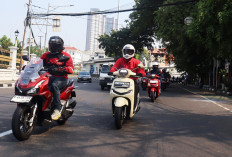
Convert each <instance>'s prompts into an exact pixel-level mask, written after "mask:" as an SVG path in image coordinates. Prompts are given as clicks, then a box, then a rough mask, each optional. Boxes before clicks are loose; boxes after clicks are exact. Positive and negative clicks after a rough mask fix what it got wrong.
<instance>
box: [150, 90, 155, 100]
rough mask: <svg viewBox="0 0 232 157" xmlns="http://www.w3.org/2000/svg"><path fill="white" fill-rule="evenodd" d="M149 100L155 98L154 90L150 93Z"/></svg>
mask: <svg viewBox="0 0 232 157" xmlns="http://www.w3.org/2000/svg"><path fill="white" fill-rule="evenodd" d="M150 97H151V101H152V102H154V101H155V99H156V96H155V92H151V93H150Z"/></svg>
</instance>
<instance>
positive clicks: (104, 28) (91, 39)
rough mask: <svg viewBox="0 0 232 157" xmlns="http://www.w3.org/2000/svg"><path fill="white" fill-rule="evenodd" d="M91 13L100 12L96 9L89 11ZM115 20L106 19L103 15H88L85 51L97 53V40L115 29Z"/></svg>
mask: <svg viewBox="0 0 232 157" xmlns="http://www.w3.org/2000/svg"><path fill="white" fill-rule="evenodd" d="M90 11H91V12H96V11H100V10H99V9H98V8H92V9H90ZM117 26H118V24H117V20H116V19H115V18H114V17H113V18H107V16H105V15H89V16H88V19H87V33H86V48H85V50H86V51H90V52H92V54H94V52H96V51H99V42H98V40H97V38H98V37H99V36H100V35H102V34H104V33H106V34H109V33H110V32H111V31H112V30H113V29H115V30H116V29H117Z"/></svg>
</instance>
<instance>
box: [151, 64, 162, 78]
mask: <svg viewBox="0 0 232 157" xmlns="http://www.w3.org/2000/svg"><path fill="white" fill-rule="evenodd" d="M150 74H156V75H159V76H160V75H161V71H160V70H159V63H158V62H153V63H152V70H151V71H150Z"/></svg>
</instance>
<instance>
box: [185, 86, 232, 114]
mask: <svg viewBox="0 0 232 157" xmlns="http://www.w3.org/2000/svg"><path fill="white" fill-rule="evenodd" d="M180 88H182V89H184V90H186V91H188V92H190V93H192V94H194V95H197V96H200V97H202V98H204V99H206V100H208V101H209V102H211V103H213V104H215V105H217V106H219V107H221V108H223V109H224V110H227V111H229V112H231V113H232V110H230V109H229V108H227V107H225V106H223V105H221V104H219V103H217V102H215V101H213V100H210V99H208V98H206V97H205V96H203V95H200V94H196V93H194V92H192V91H190V90H188V89H186V88H183V87H180Z"/></svg>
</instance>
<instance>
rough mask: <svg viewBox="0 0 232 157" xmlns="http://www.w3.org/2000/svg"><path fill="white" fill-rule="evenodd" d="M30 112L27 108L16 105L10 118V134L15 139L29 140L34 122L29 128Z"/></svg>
mask: <svg viewBox="0 0 232 157" xmlns="http://www.w3.org/2000/svg"><path fill="white" fill-rule="evenodd" d="M30 114H31V111H30V107H29V106H23V105H18V106H17V108H16V110H15V112H14V114H13V118H12V123H11V125H12V132H13V135H14V136H15V138H16V139H18V140H19V141H24V140H27V139H29V137H30V136H31V133H32V132H33V130H34V122H33V124H32V126H29V122H28V121H29V120H30V118H31V115H30Z"/></svg>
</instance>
